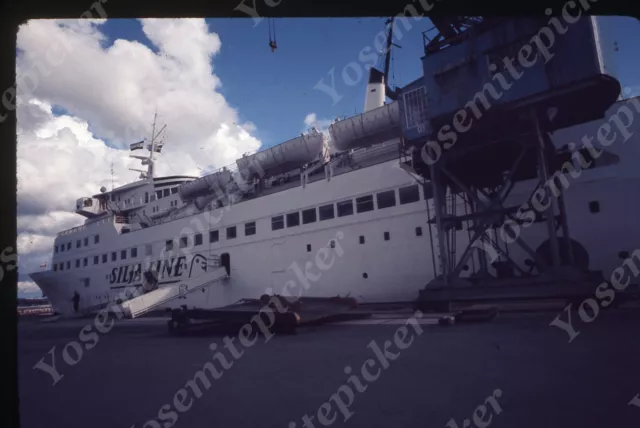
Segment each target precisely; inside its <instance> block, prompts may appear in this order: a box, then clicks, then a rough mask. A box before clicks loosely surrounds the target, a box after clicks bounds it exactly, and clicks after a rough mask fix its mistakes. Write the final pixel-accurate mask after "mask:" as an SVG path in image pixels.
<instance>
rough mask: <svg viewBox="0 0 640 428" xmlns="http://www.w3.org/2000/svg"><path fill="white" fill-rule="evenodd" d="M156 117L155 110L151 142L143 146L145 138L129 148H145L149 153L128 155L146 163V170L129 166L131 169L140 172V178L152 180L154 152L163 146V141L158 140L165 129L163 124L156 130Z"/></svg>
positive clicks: (158, 151) (143, 163) (160, 149)
mask: <svg viewBox="0 0 640 428" xmlns="http://www.w3.org/2000/svg"><path fill="white" fill-rule="evenodd" d="M157 119H158V112H157V111H156V113H155V114H154V116H153V125H152V128H151V142H150V143H149V144H147V145H146V146H145V141H147V140H146V139H144V140H142V141H140V142H137V143H134V144H131V146H130V149H131V151H133V150H140V149H144V148H146V149H147V150H148V151H149V154H148V155H146V156H142V155H132V154H130V155H129V157H132V158H135V159H138V160H140V161H141V162H142V165H147V170H146V171H143V170H140V169H134V168H129V169H130V170H131V171H138V172H140V173H141V174H140V178H141V179H146V180H149V181H153V171H154V168H153V167H154V162H155V159H154V154H155V153H156V152H157V153H160V152H162V147H163V146H164V141H163V140H159V137H160V136H161V135H162V134H163V132H164V130H165V129H166V127H167V125H164V126H163V127H162V128H161V129H160V130H159V131H158V132H156V123H157Z"/></svg>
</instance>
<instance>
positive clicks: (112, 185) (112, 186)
mask: <svg viewBox="0 0 640 428" xmlns="http://www.w3.org/2000/svg"><path fill="white" fill-rule="evenodd" d="M114 188H115V185H114V183H113V161H111V191H112V192H113V189H114Z"/></svg>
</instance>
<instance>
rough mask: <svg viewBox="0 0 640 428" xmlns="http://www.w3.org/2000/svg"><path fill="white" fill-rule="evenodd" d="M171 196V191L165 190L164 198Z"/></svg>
mask: <svg viewBox="0 0 640 428" xmlns="http://www.w3.org/2000/svg"><path fill="white" fill-rule="evenodd" d="M170 194H171V190H169V189H164V191H163V193H162V196H164V197H167V196H169V195H170Z"/></svg>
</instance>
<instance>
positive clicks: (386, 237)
mask: <svg viewBox="0 0 640 428" xmlns="http://www.w3.org/2000/svg"><path fill="white" fill-rule="evenodd" d="M389 239H391V237H390V236H389V232H385V233H384V240H385V241H388V240H389Z"/></svg>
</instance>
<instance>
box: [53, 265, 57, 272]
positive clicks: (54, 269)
mask: <svg viewBox="0 0 640 428" xmlns="http://www.w3.org/2000/svg"><path fill="white" fill-rule="evenodd" d="M57 270H58V265H57V264H55V263H54V264H53V271H54V272H55V271H57Z"/></svg>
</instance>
